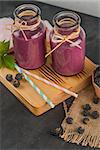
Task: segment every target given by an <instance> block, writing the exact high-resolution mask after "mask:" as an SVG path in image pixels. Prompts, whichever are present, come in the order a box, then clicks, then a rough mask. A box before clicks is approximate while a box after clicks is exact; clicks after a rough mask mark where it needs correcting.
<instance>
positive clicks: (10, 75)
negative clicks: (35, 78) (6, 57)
mask: <svg viewBox="0 0 100 150" xmlns="http://www.w3.org/2000/svg"><path fill="white" fill-rule="evenodd" d="M6 80H7V81H9V82H11V81H12V80H13V76H12V74H7V75H6Z"/></svg>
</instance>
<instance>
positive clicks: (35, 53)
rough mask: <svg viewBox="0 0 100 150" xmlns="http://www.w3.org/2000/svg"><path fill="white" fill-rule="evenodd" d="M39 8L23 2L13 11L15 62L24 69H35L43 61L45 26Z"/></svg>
mask: <svg viewBox="0 0 100 150" xmlns="http://www.w3.org/2000/svg"><path fill="white" fill-rule="evenodd" d="M40 14H41V12H40V9H39V8H38V7H37V6H35V5H32V4H24V5H21V6H19V7H17V8H16V9H15V11H14V17H15V24H14V32H13V42H14V53H15V58H16V60H17V63H18V65H19V66H20V67H22V68H25V69H36V68H39V67H41V66H42V65H43V64H44V63H45V53H46V48H45V38H46V28H45V26H44V23H43V21H42V20H41V17H40Z"/></svg>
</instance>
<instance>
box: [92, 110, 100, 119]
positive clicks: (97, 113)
mask: <svg viewBox="0 0 100 150" xmlns="http://www.w3.org/2000/svg"><path fill="white" fill-rule="evenodd" d="M99 115H100V114H99V112H98V111H93V112H92V113H91V117H92V119H97V118H99Z"/></svg>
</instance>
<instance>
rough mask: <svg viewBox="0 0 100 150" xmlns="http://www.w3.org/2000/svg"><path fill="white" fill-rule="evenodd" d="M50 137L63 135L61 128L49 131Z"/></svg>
mask: <svg viewBox="0 0 100 150" xmlns="http://www.w3.org/2000/svg"><path fill="white" fill-rule="evenodd" d="M49 133H50V135H53V136H59V135H61V134H62V133H63V129H62V128H56V129H53V130H50V132H49Z"/></svg>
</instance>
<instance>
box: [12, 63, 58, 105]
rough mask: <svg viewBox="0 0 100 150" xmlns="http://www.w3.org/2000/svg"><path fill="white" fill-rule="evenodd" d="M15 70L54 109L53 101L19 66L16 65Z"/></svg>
mask: <svg viewBox="0 0 100 150" xmlns="http://www.w3.org/2000/svg"><path fill="white" fill-rule="evenodd" d="M15 68H16V70H17V71H18V72H19V73H21V74H22V75H23V76H24V78H25V79H26V81H28V83H29V84H30V85H31V86H32V87H33V89H34V90H35V91H36V92H37V93H38V94H39V95H40V96H41V97H42V98H43V99H44V100H45V101H46V102H47V103H48V104H49V105H50V106H51V108H54V107H55V105H54V104H53V103H52V102H51V100H50V99H49V98H48V97H47V96H46V95H45V94H44V93H43V92H42V91H41V90H40V89H39V88H38V87H37V85H36V84H34V83H33V82H32V80H31V79H30V78H29V77H28V76H27V75H26V74H25V73H24V72H23V70H22V69H21V68H20V67H19V66H18V65H17V64H15Z"/></svg>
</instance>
